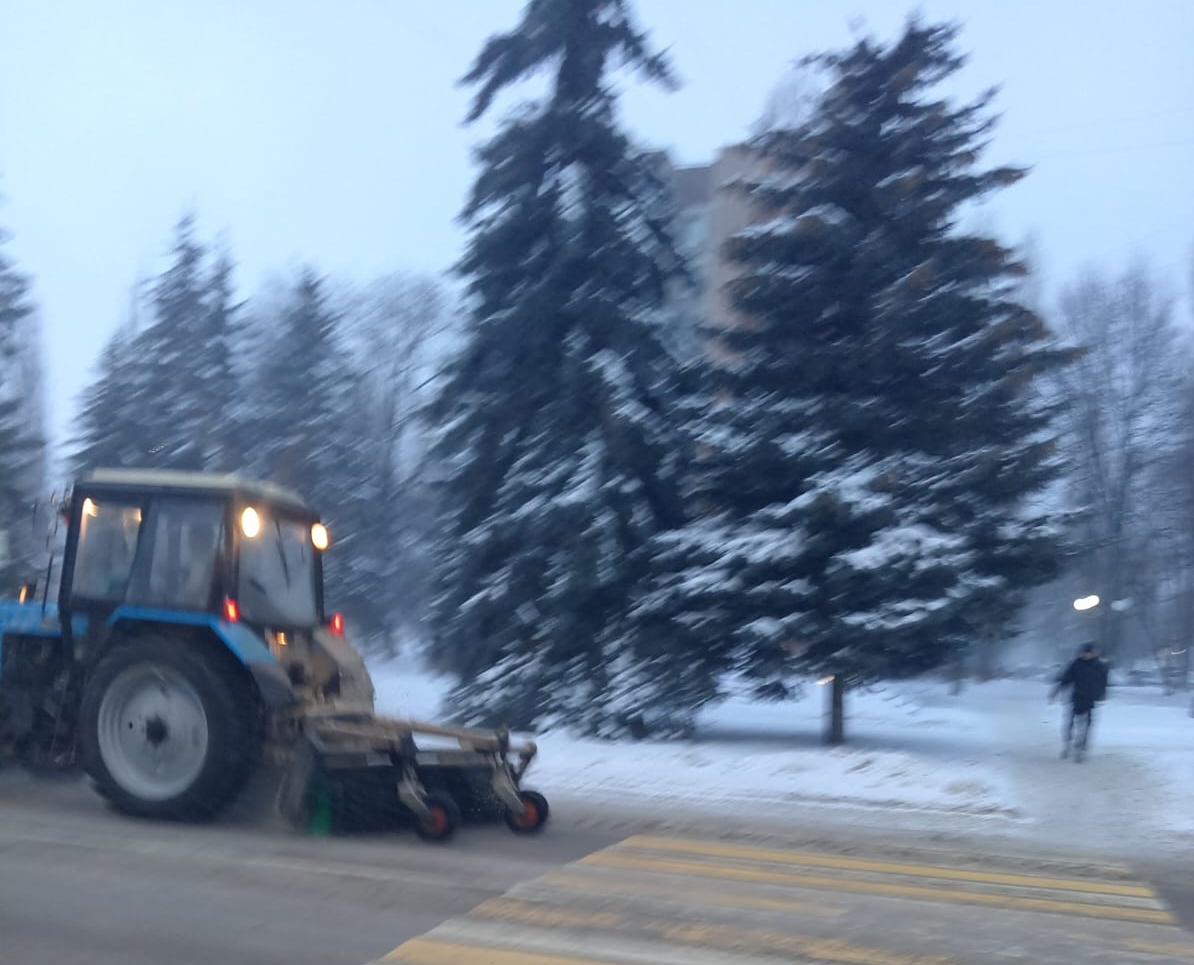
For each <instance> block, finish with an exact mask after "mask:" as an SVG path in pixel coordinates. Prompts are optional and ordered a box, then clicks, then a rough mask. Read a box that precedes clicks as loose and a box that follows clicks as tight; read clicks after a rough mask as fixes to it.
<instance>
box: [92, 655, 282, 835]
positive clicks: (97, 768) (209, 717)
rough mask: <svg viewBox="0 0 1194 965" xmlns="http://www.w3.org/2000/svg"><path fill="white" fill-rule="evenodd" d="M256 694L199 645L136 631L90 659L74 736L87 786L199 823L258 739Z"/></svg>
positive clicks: (123, 807)
mask: <svg viewBox="0 0 1194 965" xmlns="http://www.w3.org/2000/svg"><path fill="white" fill-rule="evenodd" d="M259 719H260V715H259V712H258V704H257V697H256V694H255V692H254V691H253V688H252V685H251V683H250V682H249V681H248V679H247V677H246V676H245V675H243V674H242V673H240V672H239V668H237V667H235V666H234V665H230V664H229V663H227V662H225V661H224V660H223V659H222V657H221V655H220V654H219V653H218V652H217V651H215V650H213V649H212V648H210V647H208V646H207V645H205V644H204V643H202V642H199V641H193V640H176V639H171V638H169V637H163V636H153V637H139V638H137V639H135V640H130V641H129V642H127V643H122V644H118V645H116V646H115V647H114V648H113V649H112V650H110V651H109V652H108V653H106V654H105V655H104V656H103V657H102V658H101V659H100V661H99V662H98V663H97V664H96V666H95V669H94V670H93V672H92V674H91V676H90V679H89V680H88V681H87V686H86V688H85V690H84V692H83V701H82V707H81V720H80V726H79V738H80V745H81V750H82V755H83V766H84V768H85V770H86V771H87V773H88V774H89V775H90V776H91V778H92V780H93V781H94V782H95V786H96V790H97V791H98V792H99V793H100V794H101V795H103V797H105V798H107V800H108V801H109V802H111V804H112V805H113V806H114V807H115V808H116V809H117V810H119V811H122V812H124V813H126V814H130V815H134V816H136V817H145V818H158V819H169V820H184V821H187V820H189V821H199V820H204V819H206V818H210V817H213V816H214V815H216V814H217V813H218V812H219V811H220V810H221V809H222V808H224V807H225V806H226V805H227V804H229V803H230V802H231V801H232V800H233V798H235V797H236V796H237V795H238V794H239V793H240V791H241V790H242V789H243V787H244V785H245V783H246V781H247V780H248V777H249V774H250V771H251V770H252V768H253V765H254V764H255V763H256V761H257V758H258V753H259V750H260V746H261V736H260V735H261V731H260V727H259Z"/></svg>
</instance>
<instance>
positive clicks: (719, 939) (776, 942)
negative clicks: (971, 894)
mask: <svg viewBox="0 0 1194 965" xmlns="http://www.w3.org/2000/svg"><path fill="white" fill-rule="evenodd" d="M471 914H472V916H473V917H476V918H483V919H491V920H494V921H505V922H517V923H519V924H523V925H534V926H539V927H545V928H549V927H557V928H603V929H611V930H618V929H620V930H622V931H624V932H634V933H637V934H643V935H646V936H649V937H652V938H662V939H665V940H666V941H669V942H673V943H675V944H679V945H695V946H697V947H716V948H725V949H728V950H735V951H744V952H757V953H761V954H766V955H772V954H776V953H782V954H785V955H801V956H807V957H809V958H813V959H816V960H817V961H820V962H834V963H842V965H952V961H953V960H952V959H949V958H945V957H942V956H939V955H933V956H925V955H909V954H904V953H902V952H892V951H889V950H887V949H882V948H871V947H867V946H864V945H858V944H855V943H853V942H847V941H843V940H842V939H840V938H820V937H818V936H815V935H800V934H792V933H788V932H784V933H781V932H775V931H770V930H767V929H761V928H739V927H735V926H730V925H715V924H707V923H703V922H691V921H675V920H667V919H661V918H652V917H641V916H638V915H620V914H614V913H611V912H595V913H589V914H585V913H576V912H571V911H568V910H566V909H559V908H554V907H551V906H547V905H542V904H539V903H537V902H532V901H521V900H518V899H513V898H499V899H491V900H490V901H485V902H482V903H481V904H480V905H479V906H478V907H477V908H475V909H473V911H472V913H471Z"/></svg>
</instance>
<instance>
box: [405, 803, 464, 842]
mask: <svg viewBox="0 0 1194 965" xmlns="http://www.w3.org/2000/svg"><path fill="white" fill-rule="evenodd" d="M425 801H426V803H427V810H428V811H430V812H431V813H430V814H429V815H428V816H427V817H426V818H423V819H418V820H416V822H415V833H416V834H417V835H418V836H419V837H420V838H422V839H423V840H424V841H446V840H447V839H448V838H450V837H452V835H453V834H454V833H455V831H456V829H457V828H458V827H460V821H461V815H460V808H459V807H457V806H456V802H455V801H453V800H452V799H451V798H450V797H446V796H444V795H442V794H428V795H427V797H426V798H425Z"/></svg>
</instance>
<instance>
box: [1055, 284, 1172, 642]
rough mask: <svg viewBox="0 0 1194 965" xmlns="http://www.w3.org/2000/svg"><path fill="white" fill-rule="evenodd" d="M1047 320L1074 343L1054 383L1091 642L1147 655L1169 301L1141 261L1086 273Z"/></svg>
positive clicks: (1163, 447)
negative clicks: (1077, 510) (1078, 516)
mask: <svg viewBox="0 0 1194 965" xmlns="http://www.w3.org/2000/svg"><path fill="white" fill-rule="evenodd" d="M1058 328H1059V330H1060V333H1061V334H1062V335H1063V337H1066V338H1067V339H1069V340H1070V341H1072V342H1073V343H1074V344H1075V345H1078V346H1081V347H1082V348H1083V349H1084V350H1085V351H1084V353H1083V354H1082V356H1081V357H1080V358H1079V359H1078V360H1077V361H1076V362H1075V363H1074V364H1073V365H1072V366H1070V367H1069V369H1068V370H1066V371H1064V372H1063V373H1062V374H1061V376H1060V377H1059V383H1058V384H1059V389H1060V391H1062V392H1063V393H1064V394H1065V396H1066V398H1067V399H1068V401H1069V403H1070V405H1069V408H1068V411H1067V413H1066V415H1065V420H1066V423H1067V430H1068V431H1067V438H1068V444H1069V446H1070V456H1071V459H1072V461H1073V466H1074V471H1073V475H1072V480H1071V482H1072V491H1073V494H1074V496H1075V497H1076V500H1077V502H1078V504H1079V505H1080V506H1081V508H1082V509H1083V510H1084V523H1083V534H1084V536H1085V550H1086V552H1085V553H1084V558H1083V559H1082V560H1081V561H1080V563H1079V566H1078V569H1079V572H1080V573H1081V576H1082V578H1083V579H1084V581H1085V582H1086V584H1087V585H1088V586H1089V587H1090V590H1091V591H1092V592H1095V593H1097V594H1098V595H1099V596H1100V597H1101V599H1102V601H1103V603H1102V605H1101V606H1100V607H1099V608H1098V609H1097V611H1096V615H1095V617H1094V619H1095V621H1096V623H1097V637H1098V641H1099V643H1100V645H1101V646H1102V648H1103V649H1104V651H1105V652H1106V653H1107V654H1109V655H1111V656H1112V657H1116V658H1121V659H1122V658H1124V657H1131V656H1135V657H1138V656H1141V655H1142V651H1143V650H1144V649H1145V648H1147V649H1148V650H1149V652H1152V653H1155V651H1156V644H1157V640H1156V639H1155V635H1156V619H1155V617H1156V609H1157V607H1156V604H1157V592H1156V591H1157V580H1156V577H1157V573H1156V567H1155V565H1153V564H1155V562H1156V560H1155V559H1154V558H1153V556H1154V554H1153V553H1152V552H1151V549H1152V548H1154V547H1155V546H1156V541H1157V539H1158V537H1159V531H1158V530H1159V527H1160V526H1161V521H1162V520H1163V519H1164V518H1165V516H1166V515H1167V513H1166V508H1167V506H1166V503H1168V502H1170V501H1171V498H1172V497H1171V494H1169V493H1167V492H1165V489H1164V487H1159V486H1158V485H1157V483H1158V480H1159V478H1160V473H1161V470H1162V467H1163V465H1164V464H1165V459H1166V454H1167V453H1169V452H1171V451H1172V450H1173V448H1174V445H1175V436H1174V430H1175V427H1176V425H1177V424H1178V422H1179V412H1178V409H1177V406H1176V402H1177V400H1178V398H1179V393H1178V389H1179V384H1180V381H1179V374H1180V369H1179V365H1178V359H1179V356H1178V354H1177V349H1178V347H1179V342H1178V333H1177V329H1176V328H1175V327H1174V325H1173V322H1172V300H1171V299H1170V298H1168V297H1167V296H1166V295H1165V294H1164V293H1163V292H1162V290H1161V288H1160V286H1159V285H1158V283H1157V282H1156V281H1155V280H1154V279H1153V277H1152V276H1151V274H1150V273H1149V271H1148V270H1147V268H1145V267H1144V266H1142V265H1135V266H1133V267H1131V268H1129V269H1128V270H1127V271H1125V272H1124V273H1123V274H1122V275H1120V276H1119V277H1116V278H1108V277H1105V276H1103V275H1100V274H1098V273H1095V272H1089V273H1087V274H1086V275H1085V276H1084V277H1082V278H1081V279H1080V280H1078V281H1077V282H1076V283H1074V284H1073V285H1071V286H1069V287H1068V288H1067V289H1066V290H1065V291H1064V293H1063V295H1062V298H1061V303H1060V311H1059V313H1058ZM1129 614H1130V615H1131V616H1133V617H1134V618H1135V620H1134V626H1135V627H1136V628H1137V629H1138V631H1139V634H1138V636H1137V641H1138V642H1137V646H1136V647H1135V648H1131V647H1128V646H1126V644H1127V642H1128V637H1127V629H1126V628H1127V626H1128V624H1127V617H1128V616H1129ZM1141 638H1142V639H1141ZM1132 651H1134V652H1132Z"/></svg>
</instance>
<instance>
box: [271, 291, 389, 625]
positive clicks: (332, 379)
mask: <svg viewBox="0 0 1194 965" xmlns="http://www.w3.org/2000/svg"><path fill="white" fill-rule="evenodd" d="M325 289H326V285H325V282H324V280H323V279H322V278H320V277H319V276H318V275H317V274H316V273H315V271H314V270H312V269H311V268H304V269H303V270H302V271H301V272H300V273H299V275H298V277H297V278H296V279H295V281H294V283H293V286H292V288H291V290H290V293H289V297H288V299H287V301H286V303H285V305H284V306H282V308H281V310H280V314H279V315H278V317H276V318H270V319H267V323H268V328H267V329H266V330H265V334H264V338H263V344H262V362H261V364H260V366H259V370H258V372H257V374H256V377H255V378H254V382H255V384H256V385H257V393H256V396H255V397H254V398H253V399H252V408H253V417H252V420H251V430H252V440H251V444H250V445H249V447H248V448H249V456H250V458H251V466H252V471H253V472H254V473H256V474H257V475H261V476H264V477H267V478H269V479H271V480H273V481H275V482H277V483H280V484H281V485H284V486H291V487H293V488H294V489H296V490H297V491H298V492H299V493H301V494H302V495H303V497H304V498H306V499H308V500H310V501H311V502H312V503H313V504H314V505H315V506H317V507H319V510H320V513H321V514H322V515H323V517H324V518H325V519H326V520H327V522H328V527H329V529H330V530H331V534H332V541H333V549H332V551H331V552H330V553H329V554H328V556H327V563H326V573H327V602H328V607H329V609H339V608H341V607H344V606H345V601H346V600H349V599H351V598H352V597H353V595H354V594H355V593H356V592H357V591H356V590H355V589H354V588H353V587H352V586H351V582H352V577H351V573H352V566H353V554H354V553H355V552H356V546H355V543H356V535H357V534H358V533H359V532H360V531H361V530H362V528H364V527H366V526H368V525H369V520H368V519H367V518H362V517H361V515H360V513H359V512H358V510H359V506H358V502H359V500H358V497H359V496H360V495H361V494H362V492H363V491H364V488H365V486H366V482H367V481H366V480H365V478H364V469H363V468H362V464H363V462H364V460H365V458H366V456H367V453H364V452H360V451H358V450H361V449H362V448H363V447H362V446H361V445H360V441H361V440H360V438H359V437H358V435H357V434H356V431H357V419H356V417H355V415H354V414H353V411H352V404H353V402H354V401H355V400H356V399H358V398H359V396H358V395H357V394H356V393H355V391H354V390H355V388H356V380H355V378H354V375H353V369H352V366H351V362H350V359H349V357H348V354H347V352H346V351H345V349H344V345H343V341H342V337H341V334H342V333H341V324H342V317H341V315H340V313H339V312H338V311H336V310H335V309H334V307H333V306H332V305H331V303H330V299H329V298H328V295H327V292H326V290H325ZM374 511H376V512H385V511H386V507H376V508H375V509H374ZM346 609H347V608H346Z"/></svg>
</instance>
